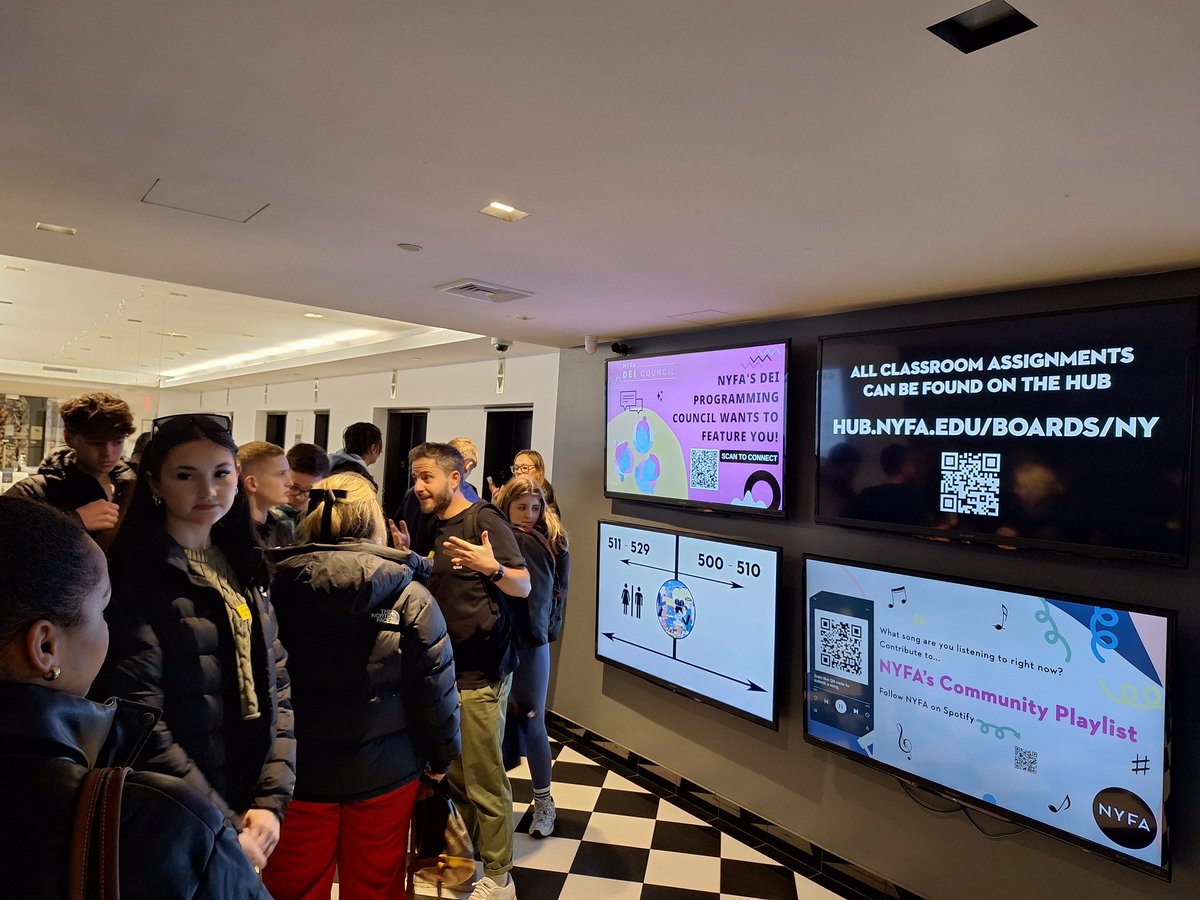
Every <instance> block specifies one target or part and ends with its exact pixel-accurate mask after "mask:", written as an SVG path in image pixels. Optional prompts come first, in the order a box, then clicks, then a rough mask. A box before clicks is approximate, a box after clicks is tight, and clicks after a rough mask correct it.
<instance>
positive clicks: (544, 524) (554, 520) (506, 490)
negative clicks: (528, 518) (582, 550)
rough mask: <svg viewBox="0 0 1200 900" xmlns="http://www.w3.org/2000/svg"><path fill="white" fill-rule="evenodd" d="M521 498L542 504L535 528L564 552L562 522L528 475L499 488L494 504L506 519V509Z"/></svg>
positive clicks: (539, 488)
mask: <svg viewBox="0 0 1200 900" xmlns="http://www.w3.org/2000/svg"><path fill="white" fill-rule="evenodd" d="M522 452H524V453H528V452H529V451H527V450H525V451H522ZM522 497H536V498H537V500H538V501H539V502H540V503H541V504H542V511H541V514H540V515H539V516H538V520H537V522H536V523H534V524H535V527H538V528H543V529H545V531H546V536H547V537H548V538H550V543H551V545H553V547H554V549H555V550H565V549H566V547H567V531H566V529H565V528H563V526H562V520H561V519H559V517H558V513H556V512H555V511H554V507H552V506H551V505H550V504H549V503H547V502H546V494H545V492H544V491H543V490H542V486H541V485H540V484H538V483H537V482H536V481H535V480H534V479H532V478H530V477H529V476H528V475H514V476H513V477H512V478H510V479H509V480H508V481H506V482H505V483H504V487H502V488H500V493H499V494H497V495H496V499H495V503H496V506H498V507H499V508H500V511H501V512H503V513H504V515H505V517H506V518H507V517H508V508H509V507H510V506H512V505H513V504H514V503H515V502H516V501H518V500H520V499H521V498H522Z"/></svg>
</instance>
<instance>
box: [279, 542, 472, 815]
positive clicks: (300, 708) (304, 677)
mask: <svg viewBox="0 0 1200 900" xmlns="http://www.w3.org/2000/svg"><path fill="white" fill-rule="evenodd" d="M270 556H271V559H272V561H273V563H274V566H275V579H274V583H273V586H272V600H273V602H274V604H275V610H276V614H277V615H278V617H279V634H280V637H281V639H282V640H283V641H284V642H285V643H286V644H287V647H288V652H289V662H288V670H289V672H290V674H291V678H292V702H293V704H294V706H295V709H296V723H297V724H296V742H297V747H298V756H297V771H298V773H299V779H298V780H297V782H296V797H297V799H300V800H307V801H315V802H326V803H345V802H352V801H356V800H365V799H369V798H371V797H375V796H378V795H380V794H384V793H387V792H388V791H391V790H394V789H396V788H398V787H401V786H402V785H404V784H407V783H408V782H409V781H412V780H413V779H414V778H416V777H418V776H419V775H420V774H421V771H422V770H423V769H425V768H426V767H428V768H429V769H430V770H431V771H433V772H444V771H446V770H447V769H448V768H449V767H450V763H451V762H452V761H453V760H454V759H455V758H456V757H457V756H458V754H459V750H460V743H459V714H458V690H457V688H456V686H455V677H454V652H453V649H452V648H451V646H450V638H449V636H448V635H447V634H446V621H445V619H443V618H442V613H441V610H440V609H439V608H438V605H437V603H436V602H435V601H434V599H433V596H432V595H431V594H430V593H429V591H427V590H426V589H425V588H424V587H423V586H422V585H420V584H419V583H416V582H414V581H413V580H412V571H411V570H410V569H409V567H408V566H407V565H406V564H405V560H406V559H407V557H408V554H407V553H401V552H398V551H396V550H392V549H389V548H387V547H383V546H380V545H378V544H370V543H361V542H350V543H342V544H301V545H299V546H296V547H284V548H280V549H277V550H274V551H272V552H271V554H270Z"/></svg>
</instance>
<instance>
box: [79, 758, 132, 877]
mask: <svg viewBox="0 0 1200 900" xmlns="http://www.w3.org/2000/svg"><path fill="white" fill-rule="evenodd" d="M128 771H129V770H128V769H127V768H124V767H112V768H103V769H89V770H88V772H87V774H86V775H84V776H83V783H82V784H81V785H80V786H79V798H78V800H77V802H76V806H75V818H74V821H73V823H72V826H71V846H70V849H69V851H68V856H67V866H68V868H67V898H68V900H87V898H88V897H97V896H98V897H99V898H100V900H118V898H119V897H120V871H119V862H118V853H119V844H120V835H121V794H122V792H123V791H124V789H125V775H126V773H127V772H128ZM97 846H98V849H97ZM92 875H98V876H99V893H96V892H95V891H89V882H90V881H91V878H90V876H92Z"/></svg>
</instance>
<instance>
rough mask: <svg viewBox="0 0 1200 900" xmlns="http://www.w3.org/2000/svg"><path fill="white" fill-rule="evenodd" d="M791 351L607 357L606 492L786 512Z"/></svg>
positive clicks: (781, 345)
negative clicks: (789, 355) (785, 478)
mask: <svg viewBox="0 0 1200 900" xmlns="http://www.w3.org/2000/svg"><path fill="white" fill-rule="evenodd" d="M788 346H789V345H788V342H787V341H780V342H778V343H772V344H754V345H748V346H741V347H723V348H719V349H712V350H696V351H690V352H685V353H671V354H666V355H663V356H641V357H625V358H619V359H610V360H608V372H607V375H608V380H607V390H606V400H607V423H608V424H607V427H606V428H605V466H604V470H605V482H604V495H605V496H606V497H614V498H619V499H622V500H642V501H649V502H652V503H661V504H667V505H671V506H682V507H686V508H689V509H703V510H721V511H724V512H733V513H749V514H757V515H768V516H783V515H785V506H784V495H783V486H784V476H783V472H784V438H785V435H786V434H787V362H788Z"/></svg>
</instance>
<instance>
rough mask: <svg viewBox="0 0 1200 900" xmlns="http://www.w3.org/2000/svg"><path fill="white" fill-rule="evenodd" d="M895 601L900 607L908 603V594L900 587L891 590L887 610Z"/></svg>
mask: <svg viewBox="0 0 1200 900" xmlns="http://www.w3.org/2000/svg"><path fill="white" fill-rule="evenodd" d="M897 600H899V601H900V603H901V605H903V604H905V603H907V602H908V592H907V591H906V590H905V589H904V588H902V587H898V588H892V602H891V603H889V604H888V609H891V608H892V607H894V606H895V605H896V601H897Z"/></svg>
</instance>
